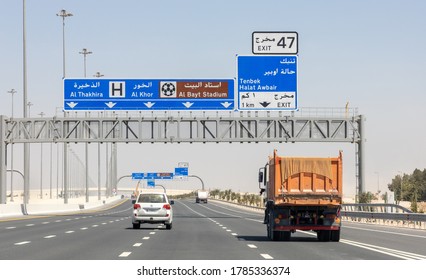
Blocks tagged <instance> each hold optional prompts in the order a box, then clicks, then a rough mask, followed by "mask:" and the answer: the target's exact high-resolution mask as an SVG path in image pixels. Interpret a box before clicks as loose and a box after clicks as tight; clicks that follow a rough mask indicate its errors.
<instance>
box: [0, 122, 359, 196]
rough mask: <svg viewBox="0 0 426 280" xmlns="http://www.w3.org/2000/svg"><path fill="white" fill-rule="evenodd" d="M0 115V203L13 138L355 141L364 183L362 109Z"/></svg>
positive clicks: (61, 140) (30, 140)
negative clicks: (333, 113) (349, 112)
mask: <svg viewBox="0 0 426 280" xmlns="http://www.w3.org/2000/svg"><path fill="white" fill-rule="evenodd" d="M0 118H1V119H0V132H1V133H0V145H1V150H0V155H1V157H0V159H1V160H0V161H1V163H0V184H1V188H0V190H1V192H0V195H1V198H0V203H4V202H3V201H4V200H5V193H6V191H5V190H6V184H5V180H6V179H5V178H6V175H5V174H6V166H5V160H4V159H5V153H6V152H5V151H6V146H7V145H8V144H12V143H13V144H16V143H48V142H54V143H84V142H86V143H87V142H89V143H103V142H113V143H197V142H198V143H200V142H201V143H209V142H213V143H221V142H240V143H244V142H249V143H250V142H252V143H258V142H267V143H269V142H280V143H282V142H290V143H291V142H293V143H294V142H347V143H355V144H357V145H358V165H359V169H358V176H359V180H360V181H359V186H358V188H359V191H361V190H362V188H363V180H362V174H363V172H362V165H363V164H362V150H363V149H362V142H363V141H362V139H363V138H362V136H361V135H362V120H363V117H362V116H361V115H356V116H352V117H337V118H336V117H330V118H319V117H294V116H270V115H269V114H268V115H266V116H257V115H255V116H241V115H237V116H181V117H176V116H167V115H164V116H136V117H135V116H125V117H123V116H114V117H69V116H68V117H52V118H13V119H9V118H7V117H5V116H0Z"/></svg>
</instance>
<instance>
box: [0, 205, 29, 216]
mask: <svg viewBox="0 0 426 280" xmlns="http://www.w3.org/2000/svg"><path fill="white" fill-rule="evenodd" d="M19 215H23V213H22V209H21V204H0V218H1V217H11V216H19Z"/></svg>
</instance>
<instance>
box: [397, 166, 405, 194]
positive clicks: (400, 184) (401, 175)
mask: <svg viewBox="0 0 426 280" xmlns="http://www.w3.org/2000/svg"><path fill="white" fill-rule="evenodd" d="M398 173H400V174H401V183H400V187H401V192H400V199H399V201H402V200H403V196H402V185H403V184H402V182H403V178H404V176H403V174H402V171H398Z"/></svg>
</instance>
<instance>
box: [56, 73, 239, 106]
mask: <svg viewBox="0 0 426 280" xmlns="http://www.w3.org/2000/svg"><path fill="white" fill-rule="evenodd" d="M234 109H235V104H234V80H233V79H222V80H221V79H208V80H201V79H187V80H184V79H138V80H131V79H64V110H66V111H70V110H83V111H84V110H107V111H108V110H109V111H120V110H123V111H130V110H136V111H143V110H149V111H154V110H182V111H188V110H191V111H192V110H228V111H229V110H234Z"/></svg>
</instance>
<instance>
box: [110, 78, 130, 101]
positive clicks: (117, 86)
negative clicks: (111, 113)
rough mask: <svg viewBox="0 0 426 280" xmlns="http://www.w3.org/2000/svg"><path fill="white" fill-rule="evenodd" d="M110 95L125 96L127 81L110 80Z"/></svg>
mask: <svg viewBox="0 0 426 280" xmlns="http://www.w3.org/2000/svg"><path fill="white" fill-rule="evenodd" d="M109 97H115V98H120V97H122V98H125V97H126V83H125V82H109Z"/></svg>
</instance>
